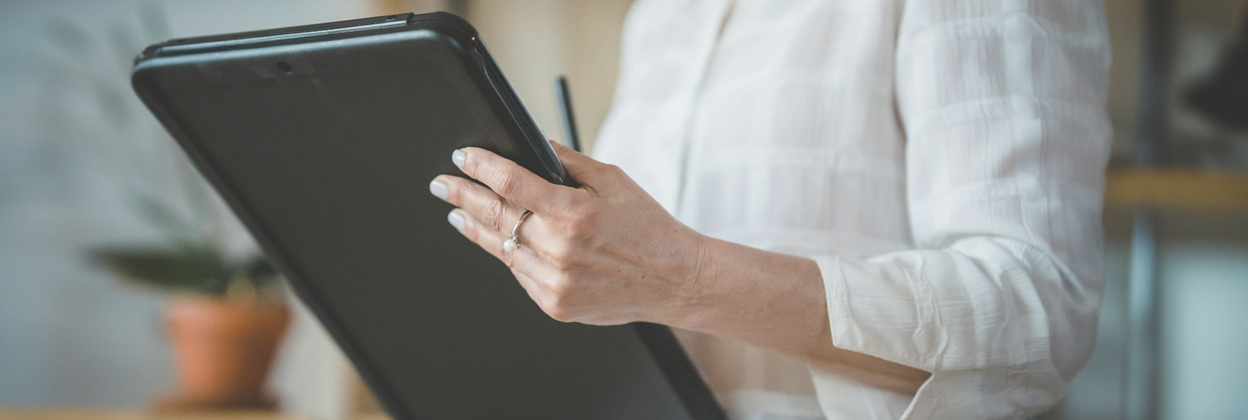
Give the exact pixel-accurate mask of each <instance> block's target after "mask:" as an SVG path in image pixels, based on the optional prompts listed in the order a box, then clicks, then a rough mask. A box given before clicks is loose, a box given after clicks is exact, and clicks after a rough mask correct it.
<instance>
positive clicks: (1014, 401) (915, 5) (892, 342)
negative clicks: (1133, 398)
mask: <svg viewBox="0 0 1248 420" xmlns="http://www.w3.org/2000/svg"><path fill="white" fill-rule="evenodd" d="M899 14H900V19H901V20H900V25H899V31H898V33H897V37H898V38H897V50H896V56H895V58H896V60H895V71H896V100H897V110H898V115H899V118H900V121H901V123H902V125H903V127H904V129H905V133H906V177H907V179H906V199H907V206H908V212H909V221H910V224H911V226H910V231H911V234H912V235H913V240H914V243H915V245H916V248H917V249H915V250H911V251H903V252H896V253H890V254H885V255H879V256H875V257H871V258H865V259H856V258H850V257H845V256H824V257H817V258H815V259H816V261H817V262H818V264H819V267H820V269H821V270H822V275H823V279H824V283H825V290H826V293H827V298H828V316H829V319H830V325H831V329H832V340H833V345H835V346H837V347H838V348H843V349H847V350H852V351H856V352H860V353H865V354H868V355H872V356H876V357H879V358H882V359H885V360H889V361H892V362H896V363H900V364H903V365H907V366H911V367H915V368H918V369H922V370H925V371H929V372H931V373H932V376H931V378H930V379H929V380H928V381H927V383H925V384H924V385H923V387H922V388H921V389H920V390H919V392H918V394H917V395H916V396H915V397H914V398H913V400H912V401H911V402H910V405H909V406H908V407H907V408H906V409H905V411H904V414H902V415H901V418H903V419H929V418H932V419H945V418H959V419H970V418H1017V417H1023V416H1027V415H1032V414H1036V413H1040V412H1042V411H1043V410H1045V409H1047V408H1049V407H1050V406H1052V405H1053V404H1054V403H1056V402H1057V401H1058V400H1059V399H1061V398H1062V396H1063V395H1064V393H1065V388H1066V385H1067V383H1068V382H1069V381H1070V380H1071V379H1072V378H1073V376H1074V375H1075V373H1076V372H1078V370H1079V369H1080V368H1082V367H1083V365H1084V363H1085V362H1086V361H1087V359H1088V357H1089V355H1090V354H1091V351H1092V347H1093V343H1094V341H1095V335H1096V318H1097V312H1098V310H1099V307H1100V301H1101V292H1102V269H1101V258H1102V257H1101V248H1102V238H1101V225H1100V212H1101V204H1102V192H1103V189H1104V169H1105V163H1106V161H1107V159H1108V154H1109V148H1110V134H1111V128H1110V124H1109V122H1108V117H1107V116H1106V113H1105V109H1104V106H1105V99H1106V90H1107V80H1106V78H1107V72H1108V68H1109V45H1108V38H1107V34H1106V28H1105V15H1104V9H1103V6H1102V5H1101V3H1100V2H1099V1H1057V0H1055V1H1002V2H980V1H955V0H927V1H909V2H908V3H906V4H905V5H904V7H903V8H902V9H901V10H900V11H899ZM815 375H816V384H818V382H819V381H818V379H819V378H818V376H819V375H820V373H819V372H818V371H816V372H815Z"/></svg>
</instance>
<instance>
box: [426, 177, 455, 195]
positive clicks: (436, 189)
mask: <svg viewBox="0 0 1248 420" xmlns="http://www.w3.org/2000/svg"><path fill="white" fill-rule="evenodd" d="M429 192H430V193H432V194H433V196H434V197H438V198H441V199H443V200H446V198H447V197H449V196H450V190H449V189H447V188H446V184H444V183H442V181H439V180H437V179H434V180H433V181H429Z"/></svg>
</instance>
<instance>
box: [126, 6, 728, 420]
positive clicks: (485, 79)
mask: <svg viewBox="0 0 1248 420" xmlns="http://www.w3.org/2000/svg"><path fill="white" fill-rule="evenodd" d="M133 83H134V88H135V91H136V92H137V93H138V94H139V96H140V97H141V98H142V99H143V101H144V102H145V103H146V104H147V106H148V107H149V108H150V109H151V111H152V112H153V113H154V114H155V115H156V117H157V118H158V119H159V120H160V121H161V123H163V124H164V126H165V127H166V128H167V129H168V130H169V132H170V133H172V134H173V137H174V138H175V139H177V141H178V143H180V144H181V146H182V147H183V149H184V150H185V151H186V152H187V154H188V155H189V156H190V157H191V159H192V160H193V161H194V162H195V164H196V166H197V167H198V168H199V170H200V172H201V173H203V175H204V176H205V177H206V178H207V179H208V180H209V181H210V182H211V183H212V185H213V186H214V187H215V188H216V189H217V191H218V192H220V193H221V195H222V196H223V197H225V199H226V201H227V202H228V203H229V204H230V206H231V208H233V210H234V212H235V213H236V214H237V215H238V216H239V218H240V219H242V221H243V222H244V224H245V225H246V226H247V227H248V229H249V230H250V231H251V233H252V234H253V235H254V236H255V238H256V239H257V241H258V242H259V243H260V245H261V247H262V248H263V249H264V251H265V252H266V254H267V255H268V256H269V257H270V259H271V260H272V261H273V262H274V263H275V265H277V266H278V267H279V269H280V270H281V272H282V273H283V274H285V276H286V277H287V278H288V279H289V280H290V283H291V286H292V288H293V289H294V290H295V292H296V293H297V294H298V295H299V297H300V298H301V299H302V300H303V301H304V302H305V303H307V305H308V306H309V307H310V308H311V309H312V311H313V312H315V313H316V315H317V316H318V317H319V318H320V320H321V322H323V323H324V324H325V326H326V328H327V329H328V330H329V332H330V333H331V334H332V335H333V337H334V338H335V339H336V340H337V342H338V344H339V345H341V346H342V348H343V350H344V351H345V352H346V354H347V355H348V356H349V358H350V359H351V361H352V362H353V363H354V364H355V366H356V367H357V368H359V371H360V373H361V374H362V376H363V377H364V379H365V381H366V382H368V384H369V385H370V386H371V387H372V389H373V391H374V392H375V393H376V394H377V396H378V397H379V399H380V400H381V402H382V404H383V405H384V406H385V408H386V410H387V411H388V412H389V413H390V414H391V415H392V416H394V417H395V418H396V419H438V420H442V419H490V420H497V419H578V420H582V419H695V420H702V419H722V418H724V415H723V413H722V411H721V410H720V408H719V406H718V405H717V404H716V403H715V401H714V399H713V397H712V395H711V393H710V392H709V391H708V389H707V387H706V385H705V384H704V383H703V382H702V380H701V378H700V376H699V375H698V374H697V372H696V370H695V369H694V367H693V365H692V364H691V363H690V362H689V359H688V357H687V356H686V355H685V354H684V352H683V350H682V349H681V347H680V345H679V344H678V343H677V342H676V340H675V338H674V337H673V336H672V334H671V331H669V330H668V329H667V328H666V327H663V326H658V325H650V324H633V325H624V326H615V327H596V326H586V325H581V324H565V323H560V322H557V321H554V320H552V319H551V318H549V317H547V316H546V315H545V314H544V313H543V312H542V311H541V310H540V309H539V308H538V307H537V305H536V304H534V303H533V302H532V301H531V300H530V299H529V297H528V296H527V295H526V294H525V292H524V290H523V289H521V287H520V286H519V284H518V283H517V282H516V281H515V279H514V278H513V277H512V275H511V273H510V271H508V269H507V268H506V267H505V266H504V265H503V264H501V263H500V262H498V261H497V260H495V259H494V258H493V257H491V256H490V255H489V254H487V253H485V252H484V251H482V250H481V249H479V248H478V247H477V246H476V245H475V244H473V243H471V242H469V241H468V240H466V239H464V238H462V237H461V236H460V235H459V233H458V232H456V231H455V230H454V228H452V227H451V226H450V225H449V224H448V223H447V222H446V214H447V212H449V211H450V210H451V206H450V205H449V204H446V203H443V202H442V201H441V200H438V199H437V198H434V197H433V196H432V195H430V194H429V192H428V191H427V187H426V186H427V185H428V184H429V181H430V180H432V179H433V178H434V177H435V176H437V175H438V174H456V175H462V174H461V173H459V172H458V169H457V168H456V167H455V166H454V165H453V164H452V163H451V158H450V157H451V152H452V151H453V150H455V149H457V148H461V147H465V146H476V147H482V148H485V149H489V150H491V151H494V152H496V153H499V154H500V155H502V156H505V157H507V158H510V159H512V160H514V161H516V162H517V163H519V164H520V165H522V166H524V167H525V168H528V169H529V170H531V171H533V172H534V173H536V174H538V175H540V176H542V177H543V178H545V179H547V180H548V181H550V182H554V183H561V184H565V185H572V182H573V181H572V180H571V179H569V178H568V176H567V173H566V172H565V171H564V169H563V166H562V165H561V164H560V162H559V160H558V159H557V157H556V156H555V154H554V152H553V150H551V148H550V145H549V144H547V143H546V140H545V136H544V135H543V134H542V133H541V131H540V130H539V129H538V127H537V125H536V124H535V123H534V122H533V119H532V118H531V117H530V116H529V114H528V113H527V111H525V109H524V107H523V106H522V105H521V103H520V101H519V99H518V98H517V97H516V94H515V92H513V91H512V89H511V87H510V86H509V85H508V83H507V81H506V79H504V78H503V75H502V73H501V72H500V71H499V69H498V67H497V66H496V65H495V63H494V61H493V60H492V59H491V58H490V55H489V53H488V52H486V50H485V47H484V46H483V45H482V43H481V40H480V39H479V38H478V37H477V35H476V31H475V30H474V29H473V28H472V27H471V26H470V25H468V23H467V22H464V21H463V20H461V19H459V18H457V17H455V16H453V15H450V14H445V13H434V14H424V15H412V14H405V15H395V16H385V17H378V18H371V19H361V20H353V21H346V22H337V23H328V24H322V25H313V26H303V27H294V28H284V29H274V30H268V31H259V32H248V33H240V34H230V35H221V36H210V37H203V38H192V39H180V40H173V41H169V42H166V43H163V44H158V45H154V46H151V47H149V48H147V49H146V50H144V51H143V52H142V54H140V55H139V57H138V58H137V59H136V63H135V67H134V72H133Z"/></svg>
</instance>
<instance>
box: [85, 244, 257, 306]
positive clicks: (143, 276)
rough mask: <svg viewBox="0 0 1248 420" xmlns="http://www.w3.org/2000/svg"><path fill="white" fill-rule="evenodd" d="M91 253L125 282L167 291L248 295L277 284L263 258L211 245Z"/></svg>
mask: <svg viewBox="0 0 1248 420" xmlns="http://www.w3.org/2000/svg"><path fill="white" fill-rule="evenodd" d="M93 256H94V258H95V259H96V261H97V262H98V263H100V264H102V265H104V266H106V267H108V268H109V269H110V270H112V271H113V272H114V273H117V275H118V276H120V277H121V278H122V279H124V280H126V281H129V282H133V283H136V284H142V285H146V286H151V287H155V288H157V289H161V290H166V291H170V292H177V293H193V294H202V295H208V296H217V297H226V296H230V297H238V296H242V297H247V298H251V297H255V296H259V295H261V294H264V293H266V292H267V290H268V289H270V288H273V287H274V286H276V285H277V284H278V280H277V279H278V277H277V273H276V272H274V271H273V268H272V267H271V266H270V265H269V263H268V261H266V260H265V259H264V257H262V256H259V255H257V256H254V257H252V258H250V259H246V260H242V261H231V260H230V259H229V258H227V257H226V256H225V255H223V254H222V253H221V252H219V250H217V249H214V248H205V247H199V248H196V247H183V248H103V249H99V250H96V251H95V252H94V253H93Z"/></svg>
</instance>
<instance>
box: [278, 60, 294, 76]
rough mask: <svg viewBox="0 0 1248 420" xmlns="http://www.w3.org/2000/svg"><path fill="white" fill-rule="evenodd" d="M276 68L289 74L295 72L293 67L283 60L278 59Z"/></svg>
mask: <svg viewBox="0 0 1248 420" xmlns="http://www.w3.org/2000/svg"><path fill="white" fill-rule="evenodd" d="M277 69H278V70H281V71H283V72H285V73H286V74H291V73H294V72H295V68H294V67H291V66H290V64H287V63H286V62H285V61H278V62H277Z"/></svg>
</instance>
